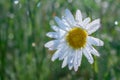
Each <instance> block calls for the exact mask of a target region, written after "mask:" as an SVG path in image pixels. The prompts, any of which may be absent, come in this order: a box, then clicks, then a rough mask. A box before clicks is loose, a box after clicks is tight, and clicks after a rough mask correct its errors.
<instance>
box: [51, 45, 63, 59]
mask: <svg viewBox="0 0 120 80" xmlns="http://www.w3.org/2000/svg"><path fill="white" fill-rule="evenodd" d="M64 48H65V46H63V47H62V48H60V49H58V50H57V51H56V52H55V53H54V55H53V56H52V61H54V60H56V59H57V58H58V57H59V56H60V55H62V54H63V52H64V51H65V49H64Z"/></svg>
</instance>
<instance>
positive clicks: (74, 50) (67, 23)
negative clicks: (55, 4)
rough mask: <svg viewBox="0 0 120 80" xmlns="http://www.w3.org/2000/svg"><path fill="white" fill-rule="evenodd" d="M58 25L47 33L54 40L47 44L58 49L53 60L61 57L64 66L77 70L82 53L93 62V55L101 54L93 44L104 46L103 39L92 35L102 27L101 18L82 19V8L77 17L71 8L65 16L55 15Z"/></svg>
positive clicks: (50, 48)
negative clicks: (92, 19)
mask: <svg viewBox="0 0 120 80" xmlns="http://www.w3.org/2000/svg"><path fill="white" fill-rule="evenodd" d="M55 21H56V23H57V26H51V27H52V29H53V30H54V32H48V33H47V34H46V35H47V36H48V37H50V38H53V39H54V40H51V41H49V42H47V43H46V44H45V47H47V48H48V49H49V50H56V52H55V53H54V54H53V56H52V61H54V60H56V59H57V58H59V60H63V63H62V68H64V67H65V66H67V65H68V68H69V70H71V69H72V68H74V70H75V71H77V70H78V67H79V66H80V65H81V60H82V55H84V56H85V57H86V58H87V60H88V62H89V63H90V64H92V63H93V62H94V59H93V57H92V55H95V56H100V55H99V53H98V51H97V50H96V49H95V48H94V47H93V46H103V44H104V43H103V41H101V40H100V39H98V38H95V37H92V36H90V35H91V34H92V33H94V32H95V31H96V30H98V29H99V28H100V19H95V20H94V21H91V20H90V18H89V17H87V18H85V19H82V14H81V11H80V10H77V12H76V15H75V18H74V16H73V15H72V13H71V12H70V10H69V9H66V10H65V14H64V16H63V17H62V18H61V19H60V18H59V17H57V16H56V17H55Z"/></svg>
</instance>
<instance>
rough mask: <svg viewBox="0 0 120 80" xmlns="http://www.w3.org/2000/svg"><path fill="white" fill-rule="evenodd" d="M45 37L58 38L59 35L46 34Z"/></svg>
mask: <svg viewBox="0 0 120 80" xmlns="http://www.w3.org/2000/svg"><path fill="white" fill-rule="evenodd" d="M46 36H48V37H50V38H59V37H60V36H59V34H58V33H57V32H48V33H47V34H46Z"/></svg>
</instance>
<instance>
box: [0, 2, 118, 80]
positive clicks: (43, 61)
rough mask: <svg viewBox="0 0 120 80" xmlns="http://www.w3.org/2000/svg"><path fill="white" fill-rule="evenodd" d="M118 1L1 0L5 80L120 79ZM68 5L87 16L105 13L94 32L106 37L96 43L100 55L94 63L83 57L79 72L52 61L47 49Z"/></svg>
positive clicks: (0, 61) (0, 67)
mask: <svg viewBox="0 0 120 80" xmlns="http://www.w3.org/2000/svg"><path fill="white" fill-rule="evenodd" d="M119 4H120V1H119V0H66V1H65V0H0V78H1V79H0V80H26V79H28V80H120V62H119V61H120V36H119V34H120V5H119ZM66 8H68V9H70V10H71V11H72V13H73V14H75V12H76V10H77V9H80V10H81V11H82V13H83V17H84V18H85V17H87V16H90V17H91V19H96V18H100V19H101V26H102V27H101V28H100V29H99V30H98V31H97V32H96V33H94V34H93V35H94V36H95V37H98V38H100V39H102V40H103V41H104V43H105V44H104V46H103V47H96V48H97V50H98V51H99V52H100V54H101V56H100V57H94V59H95V63H94V64H93V65H90V64H89V63H88V61H87V60H86V59H85V58H84V57H83V60H82V64H81V66H80V67H79V70H78V71H77V72H74V71H73V70H71V71H69V70H68V68H67V67H65V68H63V69H62V68H61V63H62V61H58V60H56V61H55V62H52V61H51V56H52V54H53V52H52V51H48V49H46V48H44V44H45V43H46V42H47V41H48V40H50V39H49V38H48V37H46V35H45V34H46V32H48V31H51V28H50V25H53V24H55V22H54V20H53V19H54V16H58V17H61V16H62V14H63V13H64V10H65V9H66Z"/></svg>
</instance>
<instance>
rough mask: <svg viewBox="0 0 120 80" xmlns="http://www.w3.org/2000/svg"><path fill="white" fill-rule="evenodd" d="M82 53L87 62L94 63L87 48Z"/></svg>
mask: <svg viewBox="0 0 120 80" xmlns="http://www.w3.org/2000/svg"><path fill="white" fill-rule="evenodd" d="M83 53H84V55H85V57H86V58H87V59H88V62H89V63H90V64H92V63H93V62H94V60H93V57H92V55H91V54H90V51H89V50H88V49H87V48H84V50H83Z"/></svg>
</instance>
